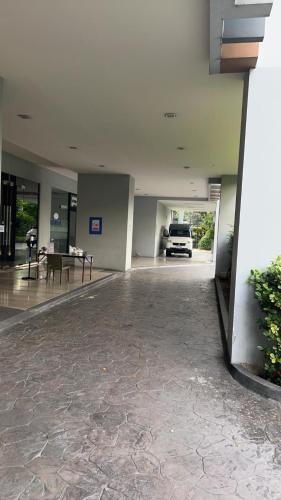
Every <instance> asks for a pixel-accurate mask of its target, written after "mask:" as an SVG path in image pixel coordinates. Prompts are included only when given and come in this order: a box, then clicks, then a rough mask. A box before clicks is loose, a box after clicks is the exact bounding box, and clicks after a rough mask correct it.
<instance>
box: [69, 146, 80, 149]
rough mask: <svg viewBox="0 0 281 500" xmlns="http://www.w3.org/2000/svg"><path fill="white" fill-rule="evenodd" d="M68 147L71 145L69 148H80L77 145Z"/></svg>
mask: <svg viewBox="0 0 281 500" xmlns="http://www.w3.org/2000/svg"><path fill="white" fill-rule="evenodd" d="M68 147H69V149H78V147H77V146H68Z"/></svg>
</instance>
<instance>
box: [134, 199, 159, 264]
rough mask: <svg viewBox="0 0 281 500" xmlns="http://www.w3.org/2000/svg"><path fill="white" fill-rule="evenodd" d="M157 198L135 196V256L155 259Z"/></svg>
mask: <svg viewBox="0 0 281 500" xmlns="http://www.w3.org/2000/svg"><path fill="white" fill-rule="evenodd" d="M156 217H157V198H153V197H148V196H135V209H134V231H133V255H134V256H140V257H155V226H156Z"/></svg>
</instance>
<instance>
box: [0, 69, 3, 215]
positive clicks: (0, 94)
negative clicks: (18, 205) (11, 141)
mask: <svg viewBox="0 0 281 500" xmlns="http://www.w3.org/2000/svg"><path fill="white" fill-rule="evenodd" d="M3 87H4V80H3V78H1V77H0V180H1V173H2V136H3ZM0 206H1V188H0ZM0 214H1V210H0ZM0 223H1V221H0Z"/></svg>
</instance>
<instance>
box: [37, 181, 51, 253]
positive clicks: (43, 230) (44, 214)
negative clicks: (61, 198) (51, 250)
mask: <svg viewBox="0 0 281 500" xmlns="http://www.w3.org/2000/svg"><path fill="white" fill-rule="evenodd" d="M51 203H52V188H51V186H50V184H48V183H47V182H41V183H40V204H39V224H38V226H39V248H41V247H47V248H48V245H49V243H50V231H51V226H50V220H51Z"/></svg>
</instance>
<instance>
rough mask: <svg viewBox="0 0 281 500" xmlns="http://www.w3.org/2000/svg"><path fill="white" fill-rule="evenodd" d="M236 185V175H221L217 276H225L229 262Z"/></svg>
mask: <svg viewBox="0 0 281 500" xmlns="http://www.w3.org/2000/svg"><path fill="white" fill-rule="evenodd" d="M236 186H237V176H236V175H223V176H222V178H221V199H220V207H219V219H218V238H217V249H216V275H217V276H219V277H225V276H227V273H228V272H229V269H230V264H231V255H230V252H229V236H230V232H231V231H232V230H233V229H234V217H235V202H236Z"/></svg>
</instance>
